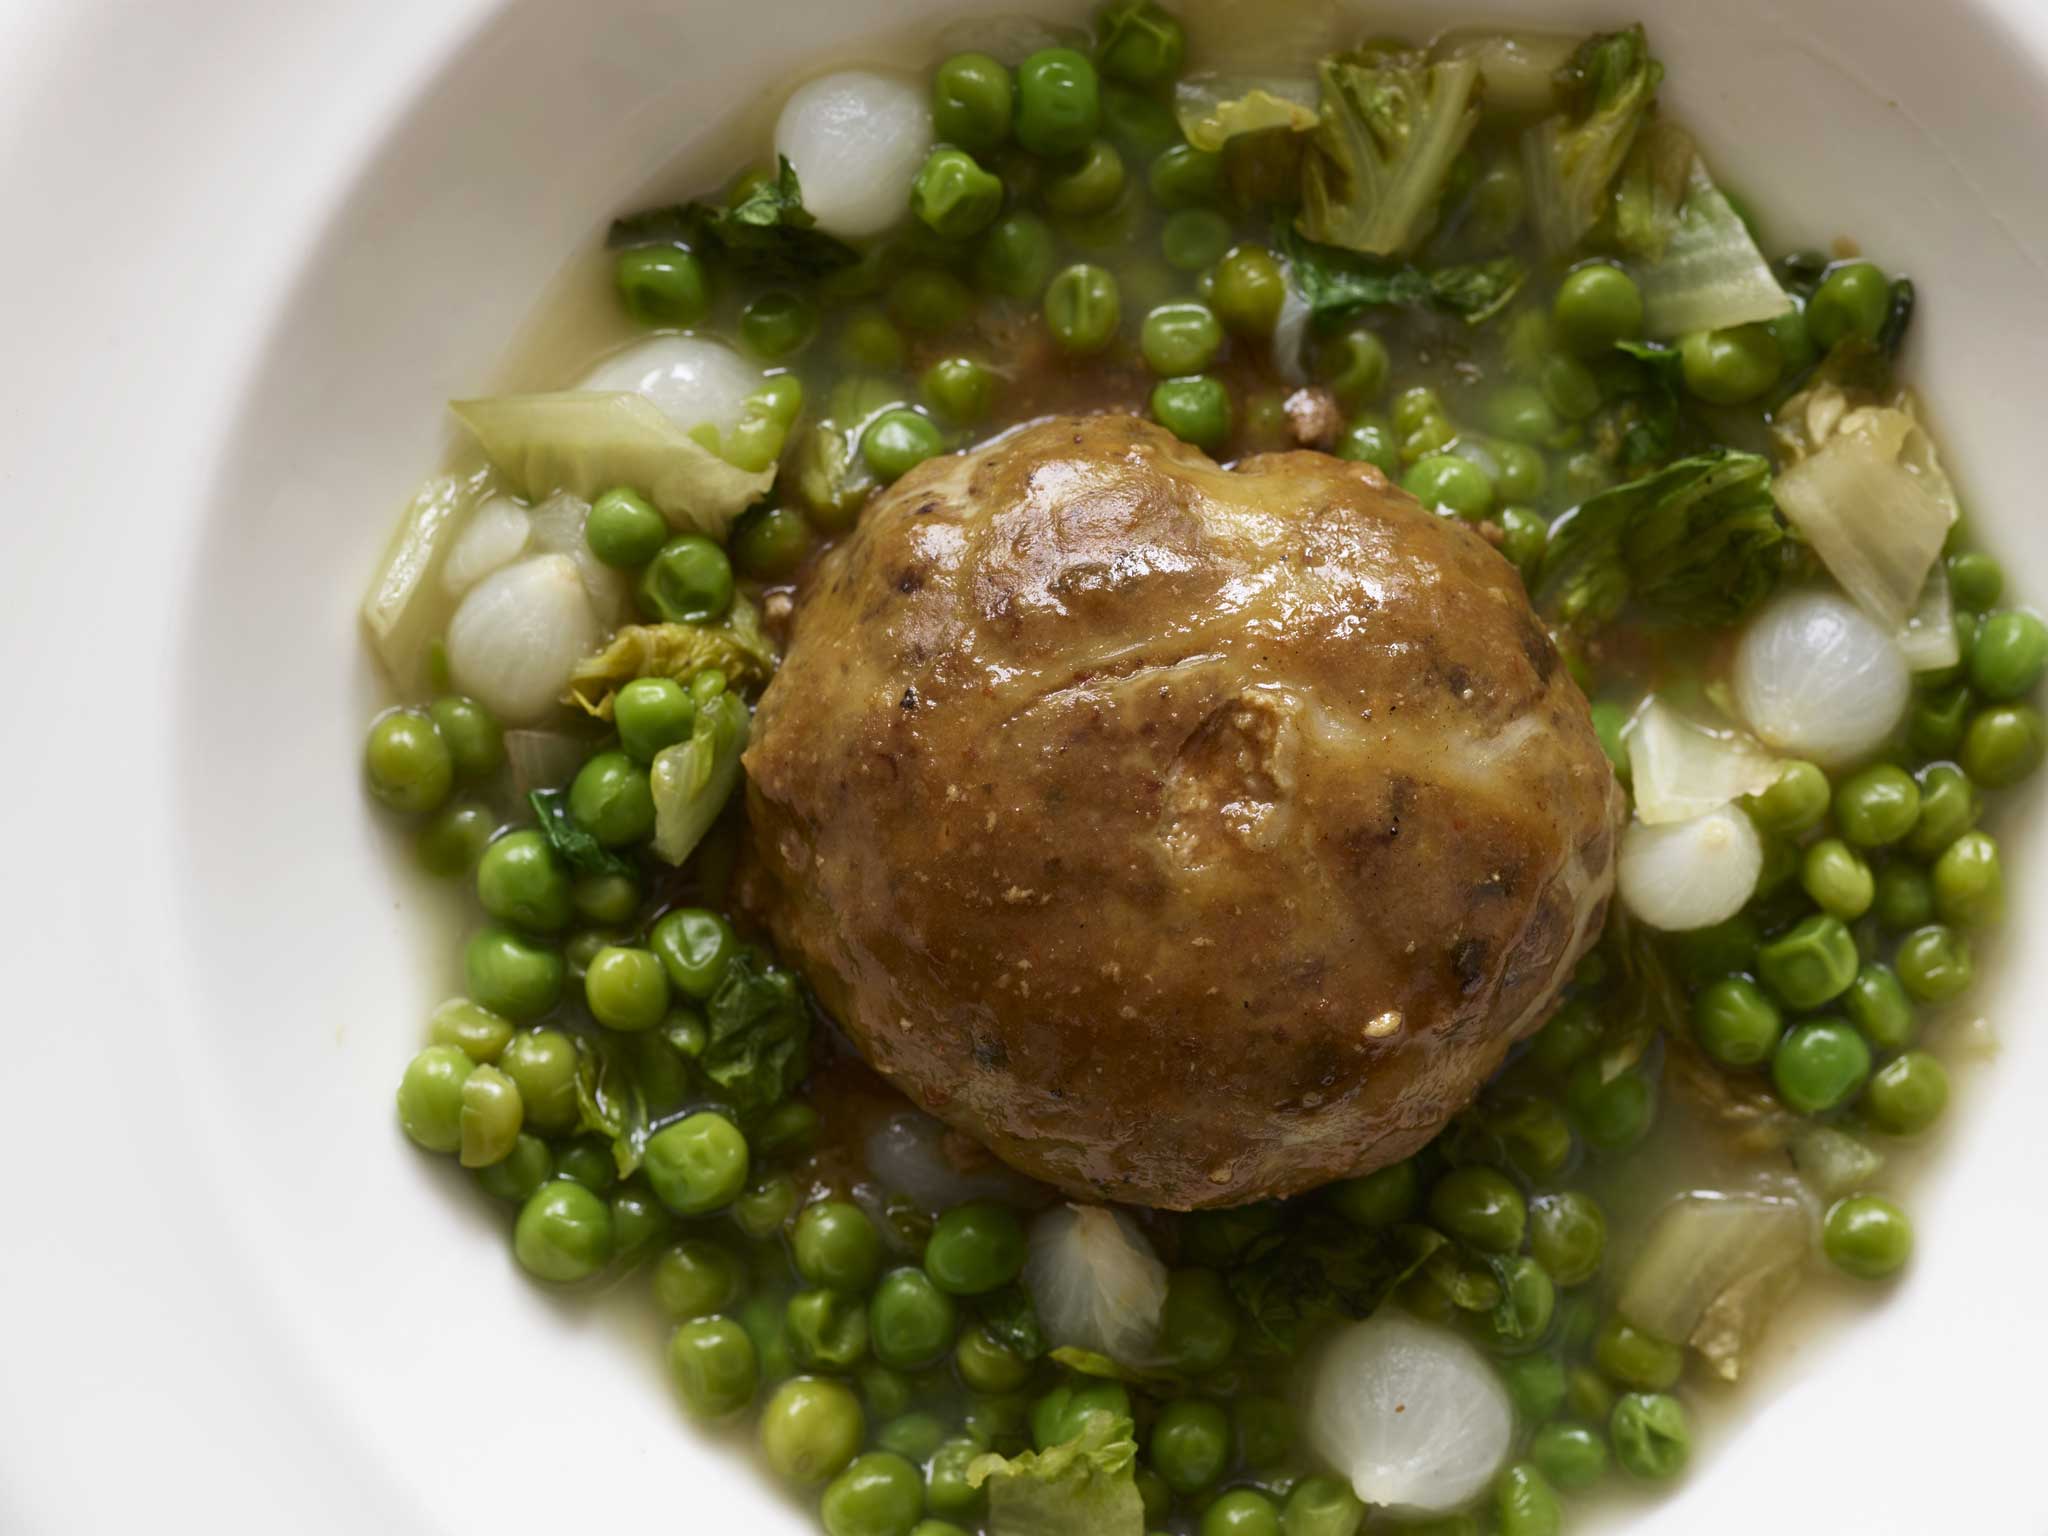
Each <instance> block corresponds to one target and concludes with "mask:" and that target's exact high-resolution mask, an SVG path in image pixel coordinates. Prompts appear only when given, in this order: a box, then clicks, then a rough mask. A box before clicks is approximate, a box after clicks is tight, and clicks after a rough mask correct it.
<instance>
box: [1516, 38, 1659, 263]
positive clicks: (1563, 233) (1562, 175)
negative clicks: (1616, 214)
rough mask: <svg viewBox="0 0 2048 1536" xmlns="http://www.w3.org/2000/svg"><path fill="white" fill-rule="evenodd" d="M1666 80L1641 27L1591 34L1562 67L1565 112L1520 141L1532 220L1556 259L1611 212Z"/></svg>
mask: <svg viewBox="0 0 2048 1536" xmlns="http://www.w3.org/2000/svg"><path fill="white" fill-rule="evenodd" d="M1663 78H1664V66H1663V65H1661V64H1659V63H1658V62H1657V61H1656V60H1655V59H1653V58H1651V57H1650V44H1649V40H1648V39H1647V38H1646V37H1644V35H1643V29H1642V27H1641V26H1640V25H1638V26H1634V27H1630V28H1628V29H1627V30H1626V31H1623V32H1606V33H1602V34H1600V35H1598V36H1595V37H1589V38H1587V39H1586V41H1585V42H1583V43H1581V44H1580V45H1579V49H1578V51H1577V52H1576V53H1574V54H1573V55H1572V58H1571V62H1570V63H1569V64H1567V65H1566V66H1565V67H1564V68H1563V69H1562V70H1561V71H1559V73H1558V89H1559V92H1560V94H1561V95H1562V96H1563V98H1564V100H1565V102H1566V109H1565V110H1564V111H1563V112H1561V113H1559V114H1558V115H1556V116H1554V117H1550V118H1546V119H1545V120H1544V121H1543V122H1541V123H1539V124H1537V125H1536V126H1535V127H1534V128H1532V129H1530V130H1529V132H1528V133H1527V134H1526V135H1525V136H1524V137H1523V140H1522V163H1523V170H1524V172H1525V174H1526V175H1527V177H1528V180H1529V217H1530V221H1531V222H1532V223H1533V224H1534V225H1535V226H1536V233H1537V235H1538V236H1539V237H1540V238H1541V240H1542V242H1543V247H1544V249H1545V250H1546V251H1548V252H1549V253H1550V254H1551V255H1552V256H1560V257H1561V256H1564V255H1566V254H1568V253H1569V252H1570V251H1571V249H1572V247H1574V246H1575V245H1577V244H1578V243H1579V241H1580V240H1582V239H1584V238H1585V236H1586V233H1587V231H1589V230H1590V229H1592V227H1593V226H1594V225H1595V224H1597V223H1599V222H1600V219H1601V217H1602V216H1603V215H1604V214H1605V213H1606V212H1607V207H1608V191H1609V189H1610V188H1611V187H1612V186H1613V185H1614V181H1615V178H1616V177H1617V176H1618V175H1619V174H1620V173H1621V168H1622V164H1623V162H1624V161H1626V160H1627V159H1628V155H1629V151H1630V149H1631V148H1633V147H1634V144H1635V140H1636V134H1637V132H1638V130H1640V129H1641V127H1642V125H1643V120H1644V117H1645V116H1646V115H1647V114H1648V112H1649V110H1650V106H1651V103H1652V102H1654V101H1655V99H1656V96H1657V86H1658V85H1659V83H1660V82H1661V81H1662V80H1663Z"/></svg>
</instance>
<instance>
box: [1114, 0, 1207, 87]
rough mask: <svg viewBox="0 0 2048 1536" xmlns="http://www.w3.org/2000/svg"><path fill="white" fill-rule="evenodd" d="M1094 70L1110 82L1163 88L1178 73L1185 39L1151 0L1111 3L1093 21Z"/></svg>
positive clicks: (1184, 56) (1176, 26)
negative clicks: (1095, 42)
mask: <svg viewBox="0 0 2048 1536" xmlns="http://www.w3.org/2000/svg"><path fill="white" fill-rule="evenodd" d="M1096 28H1097V32H1098V34H1099V36H1100V37H1101V39H1102V41H1101V43H1100V44H1099V45H1098V47H1097V49H1096V53H1095V63H1096V67H1097V68H1099V69H1100V70H1101V71H1102V73H1103V75H1104V76H1105V77H1106V78H1108V79H1111V80H1123V81H1127V82H1128V83H1129V84H1131V85H1141V86H1154V85H1163V84H1165V83H1166V82H1167V81H1169V80H1171V79H1172V78H1173V77H1174V76H1175V75H1177V74H1179V73H1180V69H1181V65H1182V63H1183V62H1184V61H1185V60H1186V57H1187V37H1186V35H1185V34H1184V33H1183V32H1182V31H1181V29H1180V23H1179V22H1177V21H1175V20H1174V19H1173V18H1172V17H1171V16H1169V15H1168V14H1167V13H1166V12H1165V11H1164V10H1162V9H1161V8H1160V7H1159V6H1158V5H1156V4H1154V3H1153V0H1111V3H1110V4H1108V5H1106V6H1104V7H1103V9H1102V14H1101V15H1100V17H1099V18H1098V19H1097V21H1096Z"/></svg>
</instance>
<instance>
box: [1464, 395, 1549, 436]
mask: <svg viewBox="0 0 2048 1536" xmlns="http://www.w3.org/2000/svg"><path fill="white" fill-rule="evenodd" d="M1481 414H1482V417H1483V419H1484V420H1485V422H1486V427H1487V430H1488V431H1489V432H1492V433H1493V434H1494V435H1495V436H1496V437H1504V438H1507V439H1509V440H1510V441H1512V442H1517V443H1526V444H1531V445H1534V446H1539V447H1540V446H1542V445H1543V444H1545V443H1547V442H1549V441H1550V439H1551V438H1552V437H1554V436H1555V435H1556V434H1557V415H1556V413H1555V412H1554V411H1552V410H1551V408H1550V402H1549V401H1548V400H1546V399H1545V398H1544V396H1543V391H1542V390H1540V389H1537V388H1536V387H1535V386H1534V385H1531V384H1507V385H1504V386H1502V387H1501V388H1500V389H1497V390H1495V391H1494V392H1493V394H1491V395H1489V396H1488V397H1487V399H1486V403H1485V405H1484V407H1483V408H1482V412H1481Z"/></svg>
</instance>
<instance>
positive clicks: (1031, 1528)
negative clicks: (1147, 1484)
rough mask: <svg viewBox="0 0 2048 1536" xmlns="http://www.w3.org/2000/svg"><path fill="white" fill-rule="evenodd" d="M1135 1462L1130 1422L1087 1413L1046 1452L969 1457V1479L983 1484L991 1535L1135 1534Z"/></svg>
mask: <svg viewBox="0 0 2048 1536" xmlns="http://www.w3.org/2000/svg"><path fill="white" fill-rule="evenodd" d="M1137 1460H1138V1445H1137V1441H1136V1440H1135V1439H1133V1438H1132V1427H1131V1421H1130V1420H1129V1419H1127V1418H1118V1417H1113V1416H1111V1415H1109V1414H1106V1413H1103V1414H1091V1415H1089V1416H1088V1418H1087V1420H1086V1422H1085V1425H1084V1427H1083V1428H1082V1430H1081V1433H1080V1434H1078V1435H1076V1436H1075V1437H1074V1438H1073V1439H1071V1440H1068V1441H1066V1442H1065V1443H1063V1444H1061V1445H1056V1446H1053V1447H1052V1448H1051V1449H1049V1450H1044V1451H1026V1452H1024V1453H1023V1454H1022V1455H1018V1456H998V1455H996V1454H995V1453H994V1452H990V1453H989V1454H987V1455H984V1456H977V1457H975V1459H974V1460H973V1461H971V1462H969V1463H968V1464H967V1481H968V1485H969V1486H970V1487H975V1488H979V1487H981V1486H983V1485H984V1484H986V1485H987V1487H988V1532H989V1536H1141V1533H1142V1532H1143V1531H1144V1529H1145V1501H1144V1499H1143V1498H1141V1497H1140V1496H1139V1494H1138V1481H1137V1470H1136V1469H1137Z"/></svg>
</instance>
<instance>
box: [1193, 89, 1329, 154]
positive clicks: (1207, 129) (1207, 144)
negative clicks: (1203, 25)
mask: <svg viewBox="0 0 2048 1536" xmlns="http://www.w3.org/2000/svg"><path fill="white" fill-rule="evenodd" d="M1173 112H1174V116H1175V117H1176V118H1178V119H1179V120H1180V131H1181V132H1182V133H1183V134H1185V135H1186V136H1187V141H1188V143H1190V144H1192V145H1193V146H1194V147H1195V148H1196V149H1201V150H1210V151H1214V150H1219V149H1221V148H1222V147H1223V146H1224V144H1225V143H1226V142H1227V141H1228V140H1230V139H1233V138H1236V137H1237V136H1238V135H1239V134H1241V133H1263V132H1264V131H1266V130H1267V129H1269V128H1285V129H1288V130H1290V131H1292V132H1294V133H1308V132H1310V131H1312V130H1313V129H1314V128H1315V126H1316V125H1317V124H1318V123H1320V122H1321V121H1322V115H1321V113H1320V112H1319V111H1318V110H1317V95H1316V83H1315V81H1313V80H1309V79H1287V78H1282V77H1271V76H1268V77H1258V78H1254V77H1249V76H1244V75H1191V76H1189V77H1188V78H1187V79H1185V80H1182V81H1181V82H1180V83H1179V84H1178V85H1176V86H1175V87H1174V88H1173Z"/></svg>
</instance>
